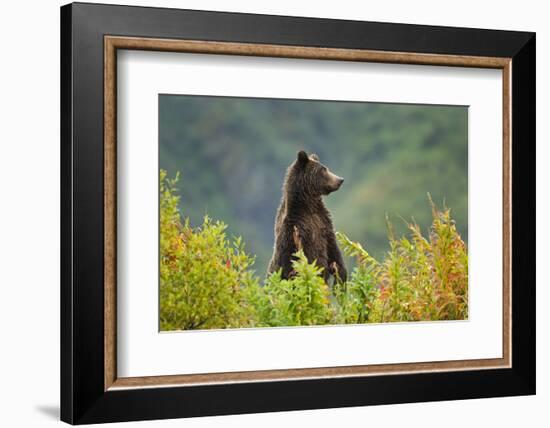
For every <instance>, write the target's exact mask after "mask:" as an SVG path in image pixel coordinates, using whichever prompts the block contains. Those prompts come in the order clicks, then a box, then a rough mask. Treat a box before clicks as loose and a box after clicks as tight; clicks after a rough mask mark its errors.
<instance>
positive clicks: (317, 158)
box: [309, 153, 319, 162]
mask: <svg viewBox="0 0 550 428" xmlns="http://www.w3.org/2000/svg"><path fill="white" fill-rule="evenodd" d="M309 158H310V159H311V160H314V161H316V162H319V156H317V155H316V154H315V153H312V154H311V155H309Z"/></svg>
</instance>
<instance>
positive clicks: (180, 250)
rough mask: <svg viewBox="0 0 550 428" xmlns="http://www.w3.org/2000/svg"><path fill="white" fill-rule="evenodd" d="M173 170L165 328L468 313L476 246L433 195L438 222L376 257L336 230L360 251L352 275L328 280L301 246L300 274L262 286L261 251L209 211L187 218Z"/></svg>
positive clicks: (165, 215)
mask: <svg viewBox="0 0 550 428" xmlns="http://www.w3.org/2000/svg"><path fill="white" fill-rule="evenodd" d="M177 180H178V177H177V176H176V178H175V179H168V178H167V177H166V172H165V171H161V175H160V196H161V197H160V230H161V234H160V235H161V236H160V325H161V330H187V329H212V328H240V327H279V326H301V325H302V326H303V325H325V324H363V323H380V322H395V321H420V320H423V321H433V320H451V319H466V318H467V316H468V252H467V248H466V245H465V244H464V242H463V241H462V239H461V237H460V235H459V233H458V232H457V229H456V225H455V223H454V221H453V220H452V218H451V215H450V210H449V209H447V208H445V209H444V210H443V211H440V210H438V209H437V207H436V206H435V204H434V203H433V202H432V201H431V199H430V203H431V206H432V218H433V221H432V226H431V228H430V230H429V234H428V238H425V237H424V236H423V235H422V234H421V231H420V228H419V226H418V225H417V224H415V223H407V227H408V230H409V233H410V237H409V238H406V237H401V238H397V237H395V232H394V231H393V227H392V225H391V224H390V222H389V221H387V225H388V236H389V242H390V251H388V253H387V254H386V256H385V258H384V260H383V261H382V262H378V261H377V260H375V259H374V258H373V257H371V256H370V255H369V253H368V252H367V251H366V250H365V249H364V248H363V247H362V245H361V244H359V243H357V242H353V241H351V240H350V239H349V238H348V237H347V236H345V235H344V234H342V233H337V238H338V241H339V243H340V246H341V248H342V250H343V251H344V253H345V254H346V255H347V256H350V257H353V258H355V260H356V266H355V267H354V269H353V271H352V272H351V275H350V276H349V279H348V281H347V282H345V283H343V284H340V283H335V284H334V285H333V286H332V287H329V286H328V285H327V284H326V283H325V281H324V280H323V276H322V268H320V267H318V266H317V265H315V263H308V261H307V259H306V257H305V255H304V253H303V252H302V251H298V252H297V253H296V254H295V260H294V261H293V268H294V269H293V271H294V275H293V276H292V278H290V279H283V278H282V277H281V272H280V271H279V272H274V273H273V274H271V275H270V276H268V277H267V278H266V279H265V281H264V283H263V284H262V285H260V280H259V279H258V277H257V276H256V275H255V273H254V271H253V264H254V258H253V257H251V256H249V255H248V254H247V253H246V252H245V249H244V244H243V242H242V239H241V238H240V237H236V238H234V239H233V240H231V241H230V240H229V239H228V238H227V236H226V233H225V230H226V225H225V224H224V223H222V222H220V221H213V220H211V219H210V218H209V217H207V216H206V217H204V219H203V222H202V224H201V225H200V226H198V227H191V225H190V224H189V220H188V219H185V220H183V221H182V218H181V215H180V212H179V209H178V206H179V205H180V204H179V197H178V196H177V195H176V183H177Z"/></svg>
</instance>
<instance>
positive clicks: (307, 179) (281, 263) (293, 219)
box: [268, 151, 347, 281]
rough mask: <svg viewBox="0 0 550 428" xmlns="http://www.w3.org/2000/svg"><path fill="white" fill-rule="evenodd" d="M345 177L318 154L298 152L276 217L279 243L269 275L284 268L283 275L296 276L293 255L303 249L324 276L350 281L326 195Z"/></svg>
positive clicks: (336, 188) (275, 246)
mask: <svg viewBox="0 0 550 428" xmlns="http://www.w3.org/2000/svg"><path fill="white" fill-rule="evenodd" d="M343 182H344V179H343V178H341V177H338V176H337V175H335V174H333V173H332V172H330V171H329V169H328V168H327V167H326V166H324V165H323V164H322V163H320V162H319V158H318V157H317V155H314V154H312V155H311V156H308V155H307V153H306V152H304V151H300V152H298V156H297V159H296V160H295V161H294V162H293V163H292V164H291V165H290V166H289V167H288V169H287V172H286V176H285V179H284V184H283V196H282V198H281V203H280V205H279V209H278V211H277V217H276V220H275V245H274V248H273V256H272V258H271V262H270V263H269V269H268V274H270V273H272V272H275V271H277V270H279V269H282V277H283V278H285V279H288V278H289V277H291V276H292V275H293V270H292V260H293V258H294V257H293V255H294V253H296V252H297V251H298V250H300V249H301V250H303V251H304V254H305V256H306V257H307V260H308V262H309V263H312V262H313V261H315V262H316V264H317V265H318V266H320V267H322V268H323V277H324V279H325V281H328V279H329V277H330V275H333V276H334V277H335V279H337V280H341V281H346V277H347V272H346V267H345V265H344V261H343V259H342V253H341V252H340V249H339V248H338V244H337V243H336V235H335V233H334V227H333V225H332V219H331V216H330V213H329V211H328V210H327V208H326V207H325V204H324V203H323V196H324V195H328V194H329V193H332V192H334V191H336V190H338V189H339V188H340V186H341V185H342V183H343Z"/></svg>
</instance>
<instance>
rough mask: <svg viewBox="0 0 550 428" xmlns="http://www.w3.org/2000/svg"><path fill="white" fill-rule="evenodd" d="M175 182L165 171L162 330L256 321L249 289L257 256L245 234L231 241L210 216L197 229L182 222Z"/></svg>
mask: <svg viewBox="0 0 550 428" xmlns="http://www.w3.org/2000/svg"><path fill="white" fill-rule="evenodd" d="M176 182H177V177H176V178H175V179H173V180H170V179H167V178H166V173H165V172H164V171H161V176H160V193H161V198H160V230H161V234H160V235H161V237H160V328H161V330H188V329H211V328H229V327H252V326H254V325H255V323H256V318H255V313H256V312H255V308H254V307H252V306H251V305H250V304H249V302H248V300H247V299H246V298H245V292H244V290H245V289H247V288H249V287H252V286H254V285H255V284H256V283H257V278H256V277H255V276H254V274H253V271H252V270H251V267H252V265H253V263H254V259H253V258H251V257H250V256H248V255H247V254H246V253H245V251H244V244H243V243H242V241H241V239H240V238H236V239H235V240H233V242H229V240H228V239H227V237H226V235H225V229H226V225H225V224H223V223H222V222H219V221H216V222H214V221H212V220H211V219H209V218H208V217H205V218H204V221H203V223H202V225H201V226H199V227H198V228H195V229H193V228H192V227H191V226H190V225H189V221H185V222H184V223H182V222H181V218H180V214H179V211H178V200H179V198H178V196H176V195H175V184H176Z"/></svg>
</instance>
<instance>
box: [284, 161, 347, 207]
mask: <svg viewBox="0 0 550 428" xmlns="http://www.w3.org/2000/svg"><path fill="white" fill-rule="evenodd" d="M343 182H344V179H343V178H342V177H339V176H337V175H336V174H334V173H332V172H331V171H330V170H329V169H328V168H327V167H326V166H325V165H323V164H322V163H321V162H320V161H319V157H318V156H317V155H316V154H312V155H311V156H308V155H307V153H306V152H304V151H303V150H301V151H299V152H298V156H297V158H296V160H295V161H294V162H293V163H292V165H290V167H289V171H288V174H287V180H286V186H285V187H286V188H287V191H289V192H291V193H298V194H300V195H304V196H310V197H319V196H322V195H328V194H329V193H332V192H335V191H336V190H338V189H339V188H340V186H342V183H343Z"/></svg>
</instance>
